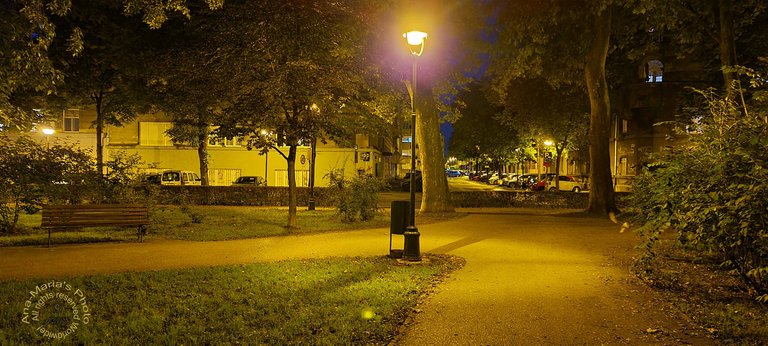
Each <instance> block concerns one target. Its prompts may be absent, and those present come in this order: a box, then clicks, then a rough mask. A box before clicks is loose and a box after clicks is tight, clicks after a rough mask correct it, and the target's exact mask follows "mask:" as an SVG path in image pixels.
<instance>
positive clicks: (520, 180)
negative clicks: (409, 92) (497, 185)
mask: <svg viewBox="0 0 768 346" xmlns="http://www.w3.org/2000/svg"><path fill="white" fill-rule="evenodd" d="M535 183H536V174H523V175H521V176H519V177H517V181H515V182H514V186H512V187H513V188H515V189H524V190H525V189H528V188H530V187H531V185H533V184H535Z"/></svg>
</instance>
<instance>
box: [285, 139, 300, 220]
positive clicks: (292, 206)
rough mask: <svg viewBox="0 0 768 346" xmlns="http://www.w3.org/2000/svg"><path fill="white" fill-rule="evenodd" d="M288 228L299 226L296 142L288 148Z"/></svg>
mask: <svg viewBox="0 0 768 346" xmlns="http://www.w3.org/2000/svg"><path fill="white" fill-rule="evenodd" d="M286 161H288V225H287V226H286V227H288V228H299V222H298V219H297V218H296V204H297V202H296V144H291V146H290V148H289V149H288V158H287V160H286Z"/></svg>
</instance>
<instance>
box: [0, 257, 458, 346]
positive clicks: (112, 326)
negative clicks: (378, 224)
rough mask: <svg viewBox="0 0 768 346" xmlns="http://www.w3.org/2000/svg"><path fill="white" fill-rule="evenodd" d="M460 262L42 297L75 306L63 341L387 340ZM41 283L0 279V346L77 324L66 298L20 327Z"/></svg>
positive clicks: (256, 268)
mask: <svg viewBox="0 0 768 346" xmlns="http://www.w3.org/2000/svg"><path fill="white" fill-rule="evenodd" d="M460 266H461V261H460V260H459V259H456V258H452V257H443V256H429V258H428V261H425V262H423V264H419V265H403V264H400V263H399V262H397V261H395V260H391V259H388V258H384V257H377V258H351V259H350V258H337V259H324V260H312V261H286V262H278V263H261V264H250V265H238V266H224V267H213V268H202V269H191V270H167V271H158V272H144V273H123V274H112V275H98V276H89V277H77V278H59V279H56V280H54V282H55V281H58V282H62V283H63V288H60V289H59V288H50V289H47V290H45V291H42V292H43V294H45V293H48V292H51V293H54V294H56V293H59V292H63V293H65V294H66V295H67V296H69V297H71V298H73V299H74V300H76V302H75V306H76V307H77V308H78V315H77V316H78V318H79V322H80V323H79V326H78V328H77V329H76V330H74V331H72V332H71V333H69V334H67V335H59V336H61V337H62V339H61V341H63V342H64V343H67V344H70V343H71V344H110V345H122V344H126V345H127V344H132V345H156V344H161V345H165V344H188V345H194V344H234V343H245V344H264V345H285V344H312V345H350V344H387V343H388V342H389V341H391V340H392V338H393V337H394V335H395V334H396V333H398V328H399V326H400V325H401V324H402V323H403V321H404V320H405V318H406V316H407V315H408V314H409V313H410V312H411V310H412V309H413V308H414V306H415V305H416V304H417V302H418V299H419V297H420V296H421V295H422V294H424V293H425V292H428V290H429V287H431V286H432V285H433V284H434V283H435V282H436V281H439V280H440V278H442V277H443V276H444V275H446V274H447V273H448V272H450V271H451V270H454V269H456V268H458V267H460ZM47 282H51V279H47V280H25V281H10V282H2V283H0V297H2V298H0V300H2V301H1V302H0V303H2V306H3V308H2V309H0V345H6V344H10V345H17V344H39V343H43V342H47V341H50V340H49V339H48V338H46V337H45V336H43V335H41V332H40V329H37V328H38V327H40V326H43V327H44V328H45V329H46V330H48V331H51V332H61V331H64V330H66V328H67V326H71V325H72V322H77V320H76V319H75V318H74V316H75V313H74V309H73V308H72V307H71V306H70V305H68V304H67V303H65V301H64V298H61V299H56V298H54V299H51V300H48V301H47V302H45V303H44V304H43V306H42V307H41V308H39V310H38V311H39V318H38V321H34V320H32V317H31V316H32V315H31V314H32V313H31V312H30V315H29V316H28V319H27V321H28V322H30V323H29V324H26V323H23V322H22V319H23V311H24V305H25V302H26V301H27V299H30V293H29V292H30V291H33V290H35V288H36V287H40V286H39V285H43V284H45V283H47ZM66 285H69V286H70V287H71V288H72V290H71V291H66ZM78 289H79V290H81V291H80V292H81V293H82V294H81V295H78V294H77V293H75V292H76V290H78ZM81 296H82V298H84V299H85V300H84V302H85V303H86V305H87V307H88V313H90V314H91V315H90V316H89V317H88V319H89V323H88V324H84V322H85V317H86V315H85V314H84V311H85V308H84V307H83V306H82V304H81V302H82V300H80V299H81ZM34 307H35V305H34V302H33V304H32V308H31V309H33V310H34Z"/></svg>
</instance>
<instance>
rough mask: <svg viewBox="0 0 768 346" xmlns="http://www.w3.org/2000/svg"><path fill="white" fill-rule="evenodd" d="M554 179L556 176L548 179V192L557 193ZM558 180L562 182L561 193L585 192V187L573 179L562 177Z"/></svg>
mask: <svg viewBox="0 0 768 346" xmlns="http://www.w3.org/2000/svg"><path fill="white" fill-rule="evenodd" d="M554 178H555V177H554V176H552V177H548V178H547V187H546V188H547V191H557V186H556V185H555V183H556V182H555V179H554ZM558 180H559V182H560V191H573V192H581V191H582V190H584V186H583V185H582V184H581V183H580V182H578V181H576V180H575V179H573V177H570V176H566V175H561V176H559V177H558Z"/></svg>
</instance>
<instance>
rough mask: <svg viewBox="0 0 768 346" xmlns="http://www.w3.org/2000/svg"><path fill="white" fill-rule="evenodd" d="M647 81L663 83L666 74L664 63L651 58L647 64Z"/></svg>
mask: <svg viewBox="0 0 768 346" xmlns="http://www.w3.org/2000/svg"><path fill="white" fill-rule="evenodd" d="M645 75H646V80H645V82H646V83H661V81H662V79H663V75H664V64H662V63H661V61H658V60H651V61H649V62H648V63H647V64H645Z"/></svg>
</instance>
